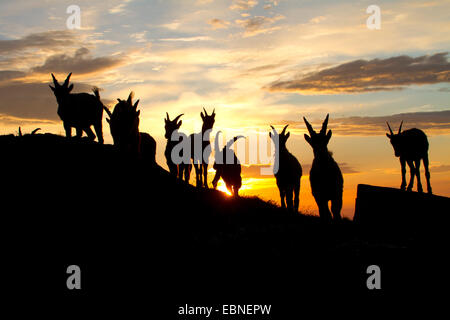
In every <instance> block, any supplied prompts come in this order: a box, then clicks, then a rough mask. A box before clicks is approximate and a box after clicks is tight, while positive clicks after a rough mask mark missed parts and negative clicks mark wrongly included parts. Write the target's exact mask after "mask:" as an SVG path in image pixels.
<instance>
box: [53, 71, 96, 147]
mask: <svg viewBox="0 0 450 320" xmlns="http://www.w3.org/2000/svg"><path fill="white" fill-rule="evenodd" d="M71 75H72V73H69V75H68V76H67V78H66V80H65V81H64V83H63V84H62V85H60V84H59V83H58V80H56V78H55V76H54V75H53V73H52V78H53V84H54V87H52V86H51V85H49V87H50V89H52V91H53V93H54V94H55V97H56V101H57V102H58V115H59V117H60V118H61V120H62V121H63V126H64V130H65V131H66V137H69V138H70V137H71V136H72V128H75V129H76V132H77V133H76V137H77V138H81V136H82V134H83V131H84V132H86V134H87V136H88V138H89V139H91V140H94V139H95V134H94V132H92V129H91V126H92V125H93V126H94V129H95V133H96V134H97V139H98V142H99V143H101V144H102V143H103V129H102V118H103V103H102V102H101V100H100V92H99V89H98V88H93V89H92V91H93V92H94V94H93V95H92V94H89V93H70V92H71V91H72V89H73V84H71V85H69V81H70V77H71Z"/></svg>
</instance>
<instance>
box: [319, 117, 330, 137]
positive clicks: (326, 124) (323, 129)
mask: <svg viewBox="0 0 450 320" xmlns="http://www.w3.org/2000/svg"><path fill="white" fill-rule="evenodd" d="M329 116H330V114H327V117H326V118H325V120H324V121H323V123H322V129H321V130H320V133H325V132H326V131H327V126H328V118H329Z"/></svg>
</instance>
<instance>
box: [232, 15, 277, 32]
mask: <svg viewBox="0 0 450 320" xmlns="http://www.w3.org/2000/svg"><path fill="white" fill-rule="evenodd" d="M284 18H285V17H284V16H282V15H277V16H275V17H264V16H256V17H252V18H249V19H244V20H240V19H238V20H236V21H235V22H236V24H238V25H239V26H240V27H242V28H244V29H245V31H244V37H252V36H255V35H257V34H261V33H268V32H270V31H273V30H277V29H279V27H270V26H271V25H272V24H274V23H275V22H277V21H278V20H282V19H284Z"/></svg>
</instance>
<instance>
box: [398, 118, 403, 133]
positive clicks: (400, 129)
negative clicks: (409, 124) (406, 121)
mask: <svg viewBox="0 0 450 320" xmlns="http://www.w3.org/2000/svg"><path fill="white" fill-rule="evenodd" d="M402 125H403V120H402V122H401V123H400V127H399V128H398V134H400V132H402Z"/></svg>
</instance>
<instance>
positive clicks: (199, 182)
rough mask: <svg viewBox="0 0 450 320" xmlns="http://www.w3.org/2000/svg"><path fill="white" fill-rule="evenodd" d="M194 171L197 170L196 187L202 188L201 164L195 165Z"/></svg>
mask: <svg viewBox="0 0 450 320" xmlns="http://www.w3.org/2000/svg"><path fill="white" fill-rule="evenodd" d="M194 169H195V185H196V186H197V187H199V188H200V187H201V186H202V180H201V175H200V172H201V168H200V164H198V163H194Z"/></svg>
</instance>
